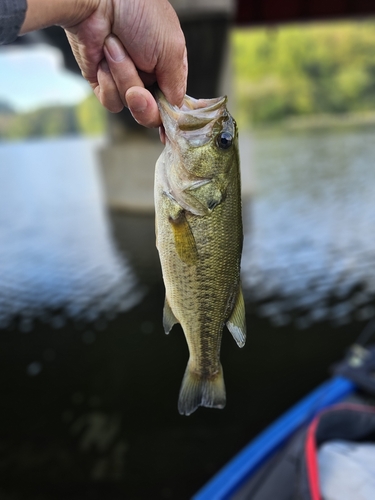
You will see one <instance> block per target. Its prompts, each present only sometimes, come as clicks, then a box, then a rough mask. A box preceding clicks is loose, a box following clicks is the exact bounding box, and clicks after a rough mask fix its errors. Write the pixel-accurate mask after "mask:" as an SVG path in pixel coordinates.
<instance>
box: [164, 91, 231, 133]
mask: <svg viewBox="0 0 375 500" xmlns="http://www.w3.org/2000/svg"><path fill="white" fill-rule="evenodd" d="M155 98H156V102H157V104H158V107H159V111H160V115H161V119H162V122H163V125H164V128H165V131H166V134H167V136H168V139H169V140H171V141H173V138H174V135H175V134H176V133H178V132H179V131H181V132H182V133H183V132H186V133H187V134H184V133H183V134H182V135H184V136H185V138H188V136H190V137H191V138H193V136H196V135H197V133H198V134H199V135H201V136H206V137H208V136H209V134H210V133H211V132H212V128H213V126H214V123H215V122H216V120H217V119H218V118H220V117H221V116H223V115H225V114H226V113H227V111H226V102H227V97H226V96H222V97H216V98H214V99H194V98H193V97H190V96H188V95H185V97H184V100H183V103H182V105H181V107H180V108H179V107H178V106H174V105H172V104H170V103H169V102H168V101H167V99H166V98H165V96H164V94H163V93H162V92H161V90H160V89H157V90H156V91H155ZM181 132H180V133H181ZM194 132H195V133H194ZM207 140H208V139H207ZM204 142H207V141H204Z"/></svg>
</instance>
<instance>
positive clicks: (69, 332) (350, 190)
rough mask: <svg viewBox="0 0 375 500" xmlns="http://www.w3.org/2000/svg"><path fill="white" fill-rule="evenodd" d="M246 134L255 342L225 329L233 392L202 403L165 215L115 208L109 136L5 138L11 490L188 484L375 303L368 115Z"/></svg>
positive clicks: (5, 380)
mask: <svg viewBox="0 0 375 500" xmlns="http://www.w3.org/2000/svg"><path fill="white" fill-rule="evenodd" d="M242 140H243V141H244V142H246V144H247V149H249V150H250V151H251V155H250V156H249V157H246V158H245V161H243V164H242V168H243V169H244V170H246V171H248V170H249V169H250V170H251V176H252V179H253V194H252V196H251V198H250V199H247V200H245V202H244V207H243V211H244V228H245V245H244V255H243V263H242V268H243V277H242V280H243V285H244V291H245V297H246V306H247V323H248V342H247V345H246V346H245V348H244V349H242V350H240V349H238V348H237V346H236V345H235V342H234V341H233V339H232V338H231V337H230V335H229V334H228V332H224V338H223V348H222V362H223V367H224V374H225V377H226V386H227V395H228V402H227V407H226V408H225V409H224V410H223V411H218V410H209V409H202V408H200V409H199V410H198V411H197V412H196V413H194V414H193V415H191V416H190V417H181V416H180V415H179V414H178V412H177V397H178V391H179V386H180V383H181V379H182V376H183V373H184V370H185V365H186V362H187V348H186V343H185V340H184V338H183V335H182V332H181V329H180V327H179V326H176V327H175V328H174V330H173V331H172V332H171V334H170V335H169V336H165V335H164V333H163V328H162V324H161V315H162V307H163V302H164V288H163V284H162V281H161V273H160V267H159V263H158V257H157V253H156V250H155V247H154V240H155V237H154V224H153V217H152V215H150V216H147V215H135V214H126V213H121V212H111V213H108V212H107V211H106V208H105V202H104V197H103V192H102V187H101V181H100V169H99V166H98V163H97V158H96V153H97V151H98V149H100V147H101V146H102V144H103V141H101V140H88V139H77V138H64V139H56V140H48V141H30V142H22V143H1V144H0V347H1V348H0V367H1V368H0V371H1V378H0V380H1V386H0V387H1V398H0V411H1V423H2V425H1V430H0V496H1V498H4V499H7V500H16V499H17V500H19V499H22V500H23V499H25V500H26V499H27V500H52V499H53V500H65V499H67V498H69V500H86V499H87V500H91V499H92V500H102V499H103V500H104V499H105V500H117V499H120V498H121V499H124V498H126V499H134V500H136V499H137V500H138V499H150V498H152V499H159V498H160V499H176V500H177V499H178V500H183V499H187V498H189V497H190V496H191V495H192V494H193V493H194V492H195V491H196V490H197V489H198V488H199V487H200V486H202V485H203V484H204V482H205V481H207V480H208V479H209V478H210V477H211V475H212V474H213V473H214V472H215V471H217V470H218V469H219V468H220V467H221V466H222V465H223V464H224V463H225V462H226V461H227V460H229V459H230V458H231V457H232V456H233V454H234V453H236V452H237V451H239V450H240V449H241V447H243V446H244V445H245V444H246V443H247V441H248V440H249V439H250V438H251V437H252V436H254V435H255V434H256V433H257V432H259V430H261V429H262V428H264V426H265V425H267V424H268V423H269V422H270V421H271V420H272V419H273V418H275V417H276V416H277V415H279V413H280V412H281V411H283V410H284V409H286V408H287V407H288V406H289V405H290V404H292V403H293V402H294V401H296V400H297V399H298V398H300V397H301V396H303V395H304V394H305V392H306V391H308V390H310V389H311V388H313V387H314V386H315V385H316V384H317V383H319V382H320V381H322V380H323V379H324V378H325V377H326V376H327V375H328V368H329V366H330V364H331V363H332V362H334V361H336V360H338V359H340V358H341V356H342V354H343V353H344V350H345V348H346V347H347V346H348V345H349V344H350V343H351V342H352V341H353V340H354V339H355V338H356V336H357V335H358V334H359V332H360V331H361V329H362V327H363V325H364V324H365V322H366V321H367V320H368V319H370V318H371V317H373V315H374V312H375V308H374V294H375V271H374V265H373V264H374V260H375V240H374V238H373V230H372V229H373V225H374V223H375V204H374V202H373V200H374V199H375V169H374V158H375V142H374V140H373V130H370V129H353V130H341V131H337V130H325V131H320V132H317V131H316V132H313V133H311V132H310V133H307V132H304V133H302V132H299V133H296V132H294V133H293V135H292V134H287V133H285V132H284V133H281V132H279V133H267V134H266V133H262V134H260V133H258V134H255V135H254V134H252V135H250V134H248V135H246V134H245V136H244V137H243V138H242Z"/></svg>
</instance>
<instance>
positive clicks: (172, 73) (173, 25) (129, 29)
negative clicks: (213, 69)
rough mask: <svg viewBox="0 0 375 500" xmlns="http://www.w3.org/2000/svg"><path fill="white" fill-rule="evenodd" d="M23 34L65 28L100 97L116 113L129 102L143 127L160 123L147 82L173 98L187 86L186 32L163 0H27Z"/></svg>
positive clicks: (84, 72)
mask: <svg viewBox="0 0 375 500" xmlns="http://www.w3.org/2000/svg"><path fill="white" fill-rule="evenodd" d="M27 3H28V9H27V13H26V18H25V21H24V23H23V25H22V28H21V32H20V33H21V34H24V33H27V32H28V31H33V30H36V29H41V28H45V27H47V26H52V25H54V24H57V25H59V26H62V27H63V28H65V31H66V33H67V36H68V39H69V42H70V45H71V47H72V50H73V53H74V55H75V58H76V60H77V62H78V65H79V66H80V68H81V71H82V75H83V76H84V78H85V79H86V80H87V81H88V82H89V83H90V85H91V87H92V88H93V90H94V92H95V94H96V96H97V98H98V99H99V101H100V102H101V103H102V104H103V106H105V107H106V108H107V109H108V110H109V111H111V112H113V113H116V112H119V111H121V110H122V109H123V107H124V105H126V106H128V107H129V109H130V111H131V113H132V115H133V116H134V118H135V119H136V120H137V121H138V123H140V124H141V125H144V126H146V127H157V126H158V125H160V123H161V122H160V116H159V111H158V108H157V105H156V102H155V100H154V98H153V96H152V95H151V93H150V92H149V91H148V90H146V88H145V87H148V86H150V85H152V84H153V83H155V82H157V84H158V85H159V87H160V89H161V90H162V92H163V93H164V95H165V96H166V98H167V99H168V101H169V102H170V103H171V104H175V105H177V106H179V105H180V104H181V103H182V99H183V97H184V95H185V92H186V79H187V58H186V47H185V39H184V35H183V33H182V31H181V28H180V24H179V21H178V18H177V15H176V13H175V11H174V10H173V8H172V7H171V5H170V4H169V2H168V1H167V0H54V1H53V2H51V1H50V0H28V2H27Z"/></svg>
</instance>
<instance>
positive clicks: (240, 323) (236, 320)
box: [227, 285, 246, 347]
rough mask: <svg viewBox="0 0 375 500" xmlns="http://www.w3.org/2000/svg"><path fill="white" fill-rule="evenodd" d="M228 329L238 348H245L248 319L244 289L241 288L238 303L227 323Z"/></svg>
mask: <svg viewBox="0 0 375 500" xmlns="http://www.w3.org/2000/svg"><path fill="white" fill-rule="evenodd" d="M227 327H228V330H229V331H230V333H231V334H232V335H233V338H234V340H235V341H236V342H237V345H238V347H243V346H244V345H245V342H246V318H245V301H244V299H243V294H242V288H241V285H240V286H239V289H238V293H237V299H236V303H235V305H234V308H233V311H232V314H231V316H230V318H229V320H228V321H227Z"/></svg>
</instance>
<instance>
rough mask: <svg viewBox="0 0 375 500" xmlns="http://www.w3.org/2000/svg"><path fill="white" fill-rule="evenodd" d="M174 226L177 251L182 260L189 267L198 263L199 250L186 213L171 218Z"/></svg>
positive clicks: (170, 220)
mask: <svg viewBox="0 0 375 500" xmlns="http://www.w3.org/2000/svg"><path fill="white" fill-rule="evenodd" d="M169 222H170V224H171V226H172V230H173V234H174V241H175V245H176V251H177V253H178V256H179V257H180V259H181V260H182V261H183V262H185V263H186V264H189V265H194V264H196V263H197V262H198V249H197V245H196V243H195V238H194V235H193V233H192V230H191V227H190V225H189V222H188V221H187V219H186V215H185V212H184V211H180V212H179V214H178V215H177V216H176V217H175V218H173V217H169Z"/></svg>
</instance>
